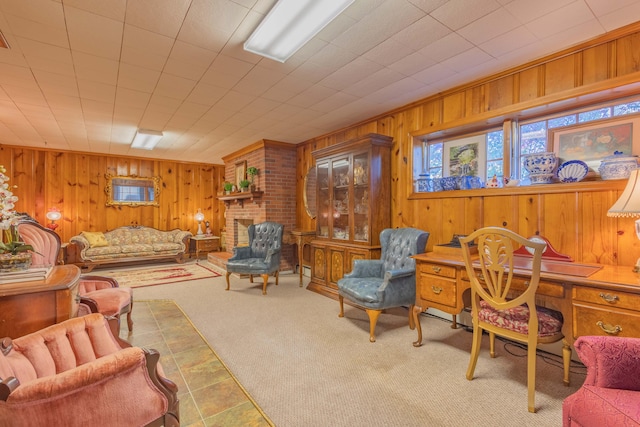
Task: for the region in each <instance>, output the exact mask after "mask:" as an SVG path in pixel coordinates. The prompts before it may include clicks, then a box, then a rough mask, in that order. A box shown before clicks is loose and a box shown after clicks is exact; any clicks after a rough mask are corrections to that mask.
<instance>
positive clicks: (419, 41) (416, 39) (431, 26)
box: [374, 15, 451, 51]
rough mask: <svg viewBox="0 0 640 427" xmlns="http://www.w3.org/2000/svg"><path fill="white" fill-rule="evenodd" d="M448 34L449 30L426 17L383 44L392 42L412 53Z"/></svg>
mask: <svg viewBox="0 0 640 427" xmlns="http://www.w3.org/2000/svg"><path fill="white" fill-rule="evenodd" d="M450 33H451V30H450V29H449V28H447V27H446V26H444V25H443V24H442V23H440V22H438V21H437V20H436V19H434V18H433V17H432V16H429V15H427V16H424V17H422V18H421V19H420V20H418V21H416V22H414V23H413V24H411V25H409V26H407V27H406V28H405V29H403V30H402V31H400V32H398V33H397V34H394V35H393V36H392V37H390V38H388V39H387V40H385V41H384V42H383V43H385V42H387V41H389V40H393V41H395V42H396V43H399V44H401V45H403V46H405V47H407V48H409V49H411V50H412V51H417V50H420V49H422V48H423V47H424V46H425V45H428V44H430V43H433V42H435V41H437V40H439V39H441V38H442V37H444V36H446V35H447V34H450ZM374 49H375V48H374Z"/></svg>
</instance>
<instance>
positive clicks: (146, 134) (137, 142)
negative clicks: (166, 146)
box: [131, 129, 162, 150]
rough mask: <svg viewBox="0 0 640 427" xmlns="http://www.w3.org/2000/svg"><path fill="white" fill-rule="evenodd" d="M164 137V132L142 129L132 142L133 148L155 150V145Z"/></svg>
mask: <svg viewBox="0 0 640 427" xmlns="http://www.w3.org/2000/svg"><path fill="white" fill-rule="evenodd" d="M161 139H162V132H158V131H157V130H146V129H140V130H139V131H138V132H136V136H135V138H133V142H132V143H131V148H141V149H143V150H153V147H155V146H156V144H157V143H158V142H159V141H160V140H161Z"/></svg>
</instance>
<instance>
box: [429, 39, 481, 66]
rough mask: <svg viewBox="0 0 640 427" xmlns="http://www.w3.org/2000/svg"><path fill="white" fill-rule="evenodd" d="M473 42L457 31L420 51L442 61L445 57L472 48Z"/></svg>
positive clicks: (434, 59)
mask: <svg viewBox="0 0 640 427" xmlns="http://www.w3.org/2000/svg"><path fill="white" fill-rule="evenodd" d="M471 47H473V44H471V43H470V42H469V41H468V40H466V39H464V38H463V37H462V36H460V35H459V34H457V33H451V34H449V35H447V36H445V37H443V38H442V39H440V40H438V41H436V42H434V43H431V44H429V45H427V46H425V47H424V48H422V49H420V50H419V52H420V54H421V55H422V56H424V57H426V58H429V59H430V60H432V61H436V62H442V61H444V60H445V59H448V58H451V57H452V56H456V55H459V54H461V53H462V52H464V51H466V50H469V49H471Z"/></svg>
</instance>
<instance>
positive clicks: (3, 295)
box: [0, 265, 80, 338]
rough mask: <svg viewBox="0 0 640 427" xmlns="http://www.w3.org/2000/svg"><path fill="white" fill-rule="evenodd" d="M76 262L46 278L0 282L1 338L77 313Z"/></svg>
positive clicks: (60, 320) (58, 268)
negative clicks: (18, 281) (0, 283)
mask: <svg viewBox="0 0 640 427" xmlns="http://www.w3.org/2000/svg"><path fill="white" fill-rule="evenodd" d="M79 278H80V269H79V268H78V267H77V266H75V265H59V266H56V267H53V271H52V272H51V274H50V275H49V277H48V278H47V279H46V280H38V281H33V282H22V283H8V284H4V285H0V338H1V337H11V338H18V337H21V336H23V335H26V334H30V333H31V332H35V331H38V330H40V329H42V328H45V327H47V326H50V325H53V324H55V323H59V322H62V321H63V320H67V319H69V318H71V317H75V316H76V315H77V314H78V303H79V301H80V299H79V297H78V279H79Z"/></svg>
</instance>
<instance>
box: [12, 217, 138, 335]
mask: <svg viewBox="0 0 640 427" xmlns="http://www.w3.org/2000/svg"><path fill="white" fill-rule="evenodd" d="M18 233H19V234H20V237H21V238H22V240H23V241H24V242H25V243H27V244H29V245H31V246H33V248H34V249H35V251H36V252H37V253H35V252H34V253H33V261H32V262H33V264H34V265H56V264H57V261H58V255H59V253H60V246H61V245H60V238H59V237H58V235H57V234H56V233H55V232H54V231H51V230H49V229H47V228H44V227H43V226H42V225H40V224H38V223H37V222H35V221H22V222H20V223H19V224H18ZM78 294H79V295H80V307H79V309H78V316H84V315H86V314H89V313H102V314H103V315H104V316H106V317H107V318H108V319H109V325H110V326H111V331H112V332H113V334H114V335H116V336H117V335H119V333H120V317H121V316H122V315H124V314H127V327H128V329H129V332H131V331H132V330H133V320H132V319H131V311H132V310H133V291H132V290H131V288H121V287H120V286H119V285H118V282H117V281H116V280H115V279H113V278H111V277H106V276H96V275H82V276H80V283H79V285H78Z"/></svg>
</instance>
